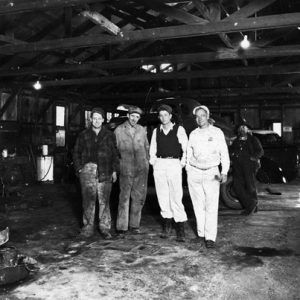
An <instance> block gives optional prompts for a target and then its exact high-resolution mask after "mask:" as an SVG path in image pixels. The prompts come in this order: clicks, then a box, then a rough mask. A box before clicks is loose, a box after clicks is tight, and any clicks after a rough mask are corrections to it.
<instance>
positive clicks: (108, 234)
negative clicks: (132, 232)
mask: <svg viewBox="0 0 300 300" xmlns="http://www.w3.org/2000/svg"><path fill="white" fill-rule="evenodd" d="M101 235H102V237H103V238H104V239H105V240H110V239H112V235H111V234H110V232H109V231H101Z"/></svg>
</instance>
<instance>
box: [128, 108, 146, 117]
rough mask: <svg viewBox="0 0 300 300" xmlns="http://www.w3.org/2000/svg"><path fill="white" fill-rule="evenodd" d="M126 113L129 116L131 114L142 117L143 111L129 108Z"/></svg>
mask: <svg viewBox="0 0 300 300" xmlns="http://www.w3.org/2000/svg"><path fill="white" fill-rule="evenodd" d="M128 113H129V114H130V115H131V114H134V113H135V114H139V115H142V114H143V111H142V110H141V109H140V108H139V107H137V106H130V107H129V109H128Z"/></svg>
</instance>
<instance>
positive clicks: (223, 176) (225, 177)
mask: <svg viewBox="0 0 300 300" xmlns="http://www.w3.org/2000/svg"><path fill="white" fill-rule="evenodd" d="M226 181H227V175H225V174H221V175H220V182H221V184H222V183H225V182H226Z"/></svg>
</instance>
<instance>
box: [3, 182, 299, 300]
mask: <svg viewBox="0 0 300 300" xmlns="http://www.w3.org/2000/svg"><path fill="white" fill-rule="evenodd" d="M299 183H300V181H299V180H298V181H295V182H293V183H291V184H288V185H284V186H283V185H273V186H271V187H272V189H274V190H277V191H278V190H279V191H280V192H282V195H270V194H269V193H268V192H267V191H266V186H265V185H260V186H259V199H260V201H259V212H258V213H256V214H255V215H253V216H251V217H244V216H241V215H239V213H240V212H239V211H233V210H227V209H225V208H224V207H222V206H221V207H220V211H219V227H218V239H217V247H216V249H214V250H207V249H206V248H205V247H200V246H199V245H197V244H196V245H195V244H192V243H191V242H190V239H192V238H194V236H195V235H194V230H195V221H194V218H193V214H192V209H191V205H190V202H189V199H188V196H187V195H186V196H185V205H186V208H187V211H188V213H189V222H188V224H187V225H186V232H187V241H186V242H185V243H177V242H176V241H175V231H174V232H173V234H174V236H173V237H172V238H171V239H169V240H162V239H160V238H159V233H160V230H161V227H160V217H159V214H157V212H158V209H157V203H156V201H157V200H156V198H155V193H154V192H153V190H151V189H150V190H149V197H148V199H147V203H146V206H145V212H144V214H143V218H142V234H141V235H127V236H126V237H125V238H124V239H122V240H120V239H119V240H110V241H107V240H103V239H102V238H101V236H100V235H99V234H98V233H97V234H95V236H93V237H92V238H90V239H85V240H83V239H79V238H78V237H77V235H78V229H79V220H80V218H79V216H80V196H79V195H78V193H77V190H76V188H75V186H74V185H54V184H43V185H36V186H27V187H22V188H21V189H19V190H18V191H17V192H16V193H15V195H12V196H11V197H9V198H7V199H2V200H1V201H2V210H3V209H4V207H5V209H6V212H3V213H1V215H0V220H1V228H2V229H3V228H4V226H5V225H8V226H9V228H10V232H11V236H10V241H9V243H8V246H14V247H17V248H18V249H19V250H20V251H21V252H22V253H24V254H25V255H28V256H30V257H32V258H34V259H36V261H37V262H38V267H39V270H38V271H36V272H33V273H32V274H31V275H30V277H29V278H28V279H27V280H25V281H23V282H21V283H19V284H15V285H12V286H9V287H2V288H1V289H0V299H1V300H2V299H3V300H4V299H56V300H57V299H59V300H63V299H68V300H69V299H84V300H88V299H272V300H274V299H280V300H281V299H300V280H299V279H300V261H299V254H300V216H299V210H300V184H299ZM114 201H115V200H114ZM4 204H5V205H4ZM115 206H116V203H115V202H113V205H112V207H113V208H114V207H115Z"/></svg>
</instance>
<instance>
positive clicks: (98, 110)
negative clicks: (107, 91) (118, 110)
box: [91, 107, 105, 119]
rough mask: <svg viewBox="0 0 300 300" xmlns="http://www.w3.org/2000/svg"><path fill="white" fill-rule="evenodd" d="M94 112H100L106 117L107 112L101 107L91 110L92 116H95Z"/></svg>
mask: <svg viewBox="0 0 300 300" xmlns="http://www.w3.org/2000/svg"><path fill="white" fill-rule="evenodd" d="M94 113H98V114H100V115H101V116H102V117H103V119H104V118H105V112H104V110H103V108H101V107H94V108H93V109H92V112H91V117H92V116H93V114H94Z"/></svg>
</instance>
